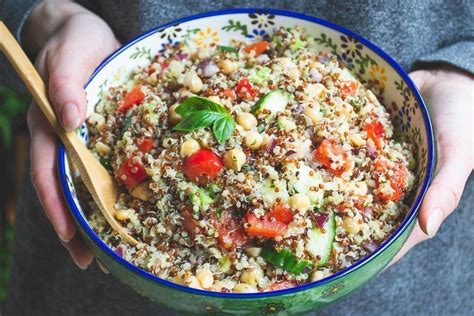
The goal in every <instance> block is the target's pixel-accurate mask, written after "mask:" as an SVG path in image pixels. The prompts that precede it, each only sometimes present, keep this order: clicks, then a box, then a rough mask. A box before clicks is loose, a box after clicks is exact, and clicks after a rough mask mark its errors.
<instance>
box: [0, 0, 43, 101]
mask: <svg viewBox="0 0 474 316" xmlns="http://www.w3.org/2000/svg"><path fill="white" fill-rule="evenodd" d="M39 2H40V0H18V1H2V2H0V20H2V21H3V22H4V23H5V25H6V26H7V28H8V29H9V30H10V32H11V33H12V34H13V35H14V36H15V37H16V39H17V40H18V42H20V43H21V31H22V29H23V25H24V24H25V21H26V19H27V18H28V16H29V15H30V13H31V11H32V10H33V9H34V8H35V6H36V5H37V4H38V3H39ZM0 69H2V72H1V74H0V85H2V84H3V85H6V86H8V87H10V88H12V89H14V90H16V91H18V92H22V93H25V92H26V88H25V86H24V85H23V83H22V82H21V80H20V78H19V77H18V75H17V74H16V73H15V71H14V70H13V67H12V66H11V65H10V63H9V62H8V60H7V59H6V57H5V56H4V55H3V54H0Z"/></svg>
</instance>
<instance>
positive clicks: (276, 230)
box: [246, 213, 287, 238]
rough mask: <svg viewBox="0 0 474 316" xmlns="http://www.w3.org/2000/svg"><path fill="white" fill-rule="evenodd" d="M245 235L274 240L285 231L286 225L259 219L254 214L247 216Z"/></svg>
mask: <svg viewBox="0 0 474 316" xmlns="http://www.w3.org/2000/svg"><path fill="white" fill-rule="evenodd" d="M247 223H248V225H249V226H248V227H247V229H246V230H247V234H249V235H250V236H258V237H264V238H275V237H277V236H280V235H282V234H283V233H284V232H285V231H286V228H287V226H286V224H284V223H282V222H279V221H277V220H274V219H273V220H272V219H268V218H263V219H260V218H258V217H257V216H255V214H253V213H249V214H248V215H247Z"/></svg>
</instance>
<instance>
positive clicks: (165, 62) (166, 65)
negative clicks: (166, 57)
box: [161, 61, 170, 72]
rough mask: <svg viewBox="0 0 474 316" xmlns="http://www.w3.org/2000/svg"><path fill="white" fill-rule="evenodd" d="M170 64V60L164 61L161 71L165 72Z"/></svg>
mask: <svg viewBox="0 0 474 316" xmlns="http://www.w3.org/2000/svg"><path fill="white" fill-rule="evenodd" d="M169 65H170V63H169V62H167V61H164V62H163V63H162V64H161V71H162V72H163V71H164V70H165V69H166V68H168V66H169Z"/></svg>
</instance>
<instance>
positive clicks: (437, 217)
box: [426, 208, 444, 238]
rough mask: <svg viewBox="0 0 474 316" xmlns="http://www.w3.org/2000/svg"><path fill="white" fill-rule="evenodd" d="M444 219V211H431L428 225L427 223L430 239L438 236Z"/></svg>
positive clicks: (436, 209) (438, 209) (437, 209)
mask: <svg viewBox="0 0 474 316" xmlns="http://www.w3.org/2000/svg"><path fill="white" fill-rule="evenodd" d="M443 219H444V215H443V211H441V209H440V208H435V209H434V210H433V211H431V214H430V217H429V218H428V223H426V230H427V233H428V236H429V237H430V238H432V237H433V236H434V235H436V232H437V231H438V229H439V227H440V226H441V223H442V222H443Z"/></svg>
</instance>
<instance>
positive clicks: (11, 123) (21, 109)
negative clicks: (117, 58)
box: [0, 86, 31, 314]
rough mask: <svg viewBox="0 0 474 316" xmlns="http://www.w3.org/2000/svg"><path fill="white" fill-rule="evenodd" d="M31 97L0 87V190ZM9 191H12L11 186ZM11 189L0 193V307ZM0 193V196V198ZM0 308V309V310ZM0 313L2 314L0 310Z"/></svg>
mask: <svg viewBox="0 0 474 316" xmlns="http://www.w3.org/2000/svg"><path fill="white" fill-rule="evenodd" d="M30 100H31V99H30V98H29V97H26V96H20V95H19V94H17V93H16V92H14V91H13V90H11V89H8V88H6V87H3V86H0V155H1V156H0V162H1V164H2V165H1V166H0V173H1V174H2V175H1V177H0V179H1V180H0V181H2V183H1V184H0V187H3V188H6V187H7V185H9V184H11V183H12V181H14V180H13V179H12V177H13V174H14V173H13V172H12V171H13V170H14V168H15V163H16V162H15V161H14V159H11V157H12V154H13V150H12V149H13V147H12V145H13V140H14V135H15V132H18V131H19V130H21V129H22V128H23V129H24V128H25V126H26V123H25V121H26V111H27V109H28V105H29V103H30ZM8 188H12V186H11V185H10V186H9V187H8ZM11 193H12V190H11V189H10V190H2V192H0V195H1V196H0V197H1V198H0V202H1V203H0V305H1V303H2V302H3V301H4V300H5V298H6V295H7V293H6V286H7V283H8V280H9V278H10V267H11V254H12V247H13V246H12V245H13V227H12V224H11V223H9V221H8V220H7V214H6V212H5V211H4V210H5V209H6V203H7V201H8V199H11V196H9V195H10V194H11ZM2 194H3V195H2ZM0 309H1V308H0ZM0 314H1V311H0Z"/></svg>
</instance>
